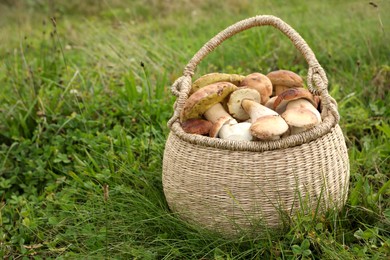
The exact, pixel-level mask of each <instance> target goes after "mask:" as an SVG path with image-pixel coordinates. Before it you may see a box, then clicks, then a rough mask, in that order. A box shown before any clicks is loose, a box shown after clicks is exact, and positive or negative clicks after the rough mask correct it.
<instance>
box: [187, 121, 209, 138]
mask: <svg viewBox="0 0 390 260" xmlns="http://www.w3.org/2000/svg"><path fill="white" fill-rule="evenodd" d="M212 126H213V124H212V123H211V122H210V121H208V120H204V119H200V118H192V119H189V120H187V121H185V122H183V123H182V124H181V127H182V128H183V130H184V132H186V133H189V134H198V135H208V134H209V132H210V129H211V127H212Z"/></svg>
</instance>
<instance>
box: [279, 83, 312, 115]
mask: <svg viewBox="0 0 390 260" xmlns="http://www.w3.org/2000/svg"><path fill="white" fill-rule="evenodd" d="M296 99H306V100H308V101H309V102H310V103H312V104H313V106H316V104H315V100H314V97H313V94H311V93H310V91H309V90H307V89H305V88H289V89H287V90H285V91H283V92H282V93H280V94H279V95H278V97H277V98H276V99H275V101H274V105H273V110H275V111H276V112H278V114H282V113H283V112H284V111H285V110H286V107H287V104H288V103H289V102H290V101H292V100H296Z"/></svg>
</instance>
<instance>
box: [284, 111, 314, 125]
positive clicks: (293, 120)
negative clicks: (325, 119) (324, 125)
mask: <svg viewBox="0 0 390 260" xmlns="http://www.w3.org/2000/svg"><path fill="white" fill-rule="evenodd" d="M282 117H283V118H284V120H285V121H286V123H287V124H288V125H290V126H295V127H303V128H306V129H308V128H311V127H313V126H315V125H317V124H318V123H320V122H321V121H320V120H318V117H317V116H316V114H314V113H313V112H312V111H311V110H309V109H306V108H292V109H287V110H286V111H285V112H284V113H283V114H282Z"/></svg>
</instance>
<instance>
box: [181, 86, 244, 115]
mask: <svg viewBox="0 0 390 260" xmlns="http://www.w3.org/2000/svg"><path fill="white" fill-rule="evenodd" d="M236 89H237V86H236V85H234V84H233V83H230V82H217V83H213V84H210V85H207V86H205V87H203V88H201V89H199V90H198V91H196V92H195V93H194V94H192V95H191V96H190V97H189V98H188V99H187V100H186V102H185V104H184V107H183V110H182V111H181V113H180V121H181V122H184V121H186V120H188V119H191V118H201V117H202V115H203V114H204V113H205V112H206V111H207V110H208V109H209V108H211V107H212V106H213V105H215V104H217V103H220V102H221V101H222V100H224V99H225V98H226V97H227V96H228V95H229V94H230V93H231V92H233V91H234V90H236Z"/></svg>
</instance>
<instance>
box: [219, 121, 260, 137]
mask: <svg viewBox="0 0 390 260" xmlns="http://www.w3.org/2000/svg"><path fill="white" fill-rule="evenodd" d="M234 121H235V120H230V121H229V122H228V123H227V124H225V125H224V126H222V128H221V129H220V130H219V137H220V138H222V139H227V140H240V141H252V140H253V136H252V135H251V132H250V127H251V125H252V124H251V123H248V122H242V123H237V121H236V122H235V123H234Z"/></svg>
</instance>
